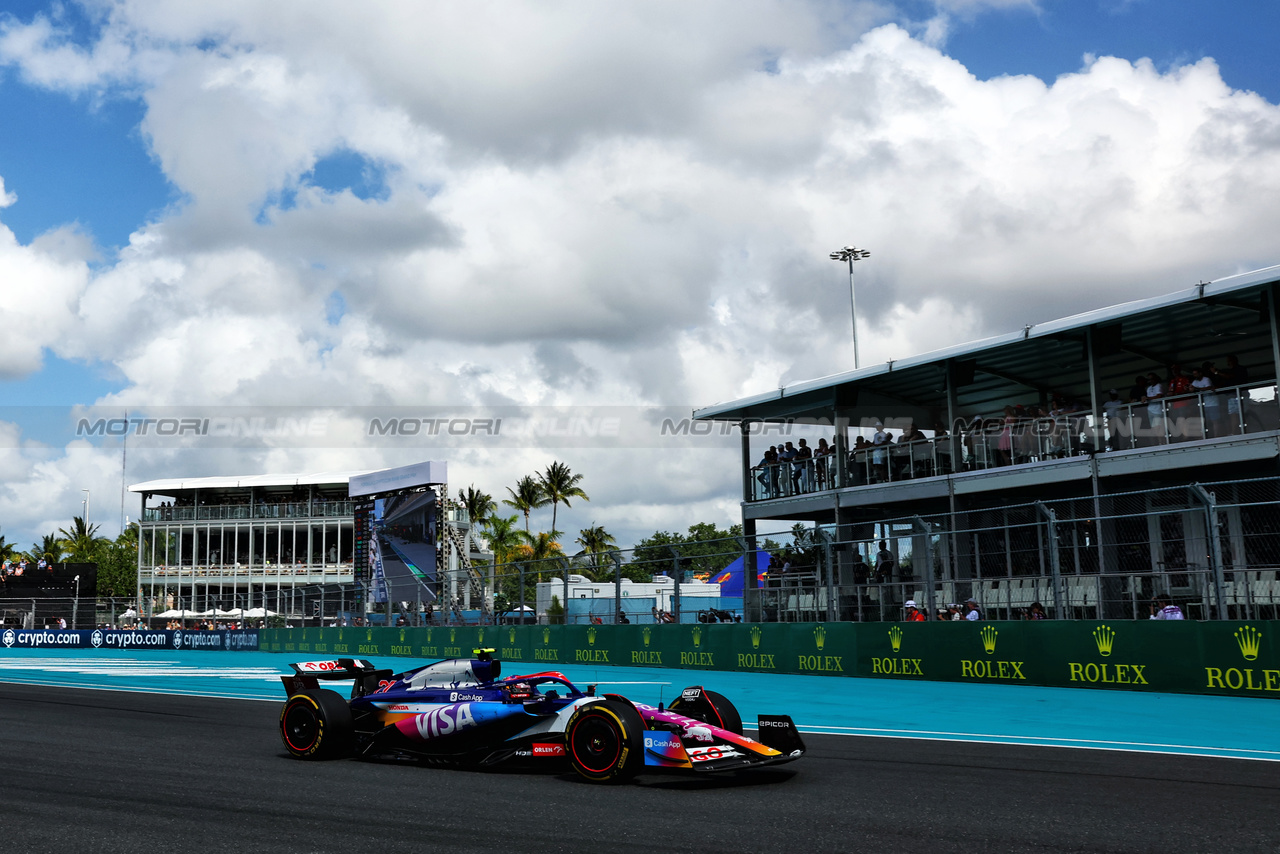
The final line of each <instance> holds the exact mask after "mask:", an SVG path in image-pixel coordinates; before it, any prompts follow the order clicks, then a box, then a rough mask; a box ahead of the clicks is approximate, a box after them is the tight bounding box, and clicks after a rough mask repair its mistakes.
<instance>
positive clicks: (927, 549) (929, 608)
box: [902, 516, 935, 620]
mask: <svg viewBox="0 0 1280 854" xmlns="http://www.w3.org/2000/svg"><path fill="white" fill-rule="evenodd" d="M911 523H912V524H913V525H914V526H915V528H916V531H917V532H919V533H920V534H923V535H924V607H925V612H924V613H925V614H926V616H927V619H930V620H932V619H933V618H934V615H935V611H934V606H933V602H934V599H933V526H932V525H930V524H929V523H928V522H926V521H925V520H923V519H921V518H920V517H919V516H912V517H911ZM912 563H913V564H914V563H915V561H914V560H913V561H912ZM914 574H915V573H912V575H914ZM902 596H903V600H904V601H905V600H906V597H907V591H906V590H903V591H902Z"/></svg>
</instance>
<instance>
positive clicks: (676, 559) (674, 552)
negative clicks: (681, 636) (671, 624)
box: [667, 545, 681, 623]
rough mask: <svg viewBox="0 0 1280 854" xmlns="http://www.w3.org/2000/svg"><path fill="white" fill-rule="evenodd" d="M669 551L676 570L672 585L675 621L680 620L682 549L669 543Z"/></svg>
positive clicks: (673, 567) (672, 609)
mask: <svg viewBox="0 0 1280 854" xmlns="http://www.w3.org/2000/svg"><path fill="white" fill-rule="evenodd" d="M667 551H669V552H671V567H672V570H673V571H674V572H675V578H674V579H673V580H674V581H675V584H673V585H672V587H673V590H672V591H671V613H672V615H674V616H675V622H677V623H678V622H680V574H681V573H680V550H679V549H677V548H676V547H675V546H672V545H668V546H667Z"/></svg>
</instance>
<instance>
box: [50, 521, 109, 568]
mask: <svg viewBox="0 0 1280 854" xmlns="http://www.w3.org/2000/svg"><path fill="white" fill-rule="evenodd" d="M98 527H99V526H98V525H89V524H86V523H85V521H84V519H82V518H81V517H79V516H76V517H74V518H73V519H72V520H71V530H70V531H68V530H67V529H66V528H59V529H58V533H59V534H61V535H62V541H61V545H63V546H65V547H66V549H67V552H68V554H67V557H68V558H70V559H71V561H72V562H73V563H93V562H95V561H96V560H97V555H98V548H99V547H100V546H101V544H102V543H105V542H107V539H106V538H105V537H99V536H98ZM45 539H46V540H48V539H49V537H45ZM45 559H46V560H48V558H45ZM49 562H50V563H60V562H61V561H49Z"/></svg>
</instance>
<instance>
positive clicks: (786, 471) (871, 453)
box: [752, 355, 1249, 498]
mask: <svg viewBox="0 0 1280 854" xmlns="http://www.w3.org/2000/svg"><path fill="white" fill-rule="evenodd" d="M1248 382H1249V372H1248V370H1247V369H1246V368H1245V367H1244V366H1243V365H1241V364H1240V360H1239V359H1238V358H1237V357H1236V356H1234V355H1231V356H1227V357H1226V359H1225V364H1224V366H1223V367H1221V368H1219V367H1218V366H1217V364H1216V363H1215V362H1212V361H1206V362H1204V363H1202V364H1201V365H1200V366H1199V367H1193V368H1191V369H1190V371H1187V370H1184V369H1183V367H1182V366H1181V365H1179V364H1176V363H1175V364H1170V365H1168V366H1167V368H1166V370H1165V371H1164V372H1162V374H1158V373H1156V372H1155V371H1151V372H1148V373H1147V374H1146V375H1145V376H1137V377H1135V378H1134V384H1133V386H1132V387H1131V388H1129V389H1128V390H1127V392H1125V393H1122V392H1121V390H1120V389H1115V388H1113V389H1110V390H1109V391H1108V392H1107V395H1106V399H1105V400H1104V401H1103V403H1102V406H1101V409H1102V414H1103V416H1104V420H1105V427H1106V430H1105V433H1103V434H1102V435H1103V436H1105V439H1102V441H1104V442H1105V446H1104V447H1102V448H1098V447H1097V445H1096V443H1095V440H1094V439H1093V438H1092V437H1091V436H1090V431H1089V429H1088V428H1089V419H1090V416H1091V412H1090V407H1089V406H1086V405H1085V404H1084V403H1082V402H1081V401H1080V400H1077V399H1076V398H1074V397H1072V396H1071V395H1069V394H1065V393H1063V392H1052V393H1051V394H1049V395H1048V396H1047V398H1048V399H1047V402H1045V403H1040V402H1035V403H1010V404H1008V405H1006V406H1005V407H1004V408H1003V410H1002V412H1001V413H1000V414H999V415H998V416H994V417H993V416H984V415H977V416H974V417H973V418H969V419H968V420H966V421H964V422H957V425H956V430H957V431H958V432H959V447H960V449H961V453H962V455H963V457H962V459H961V460H960V465H959V467H958V468H957V467H956V466H954V465H953V462H952V458H951V457H952V448H951V442H949V441H940V440H945V439H946V438H948V436H949V433H948V431H947V428H946V426H945V425H943V424H941V423H936V424H934V425H933V427H932V430H931V432H932V435H925V433H924V432H922V431H921V430H920V429H919V428H918V427H917V426H916V424H915V423H914V422H908V423H907V424H906V425H905V427H903V429H902V432H901V434H900V435H898V436H896V437H895V436H894V434H893V433H892V432H891V431H890V430H889V429H887V428H886V427H885V425H884V423H883V422H881V421H876V422H875V423H874V427H873V432H872V435H871V437H870V438H867V437H865V436H863V435H858V436H856V437H854V440H853V445H852V447H850V448H849V450H848V458H847V460H846V466H845V469H844V473H845V476H844V477H843V478H841V479H840V482H839V483H837V478H836V473H837V470H838V468H837V460H836V457H835V454H836V447H837V439H836V437H834V436H833V437H832V438H831V440H830V441H828V440H827V439H826V438H825V437H824V438H821V439H819V440H818V445H817V447H811V446H810V445H809V443H808V440H807V439H803V438H801V439H797V440H795V442H794V444H793V442H791V441H785V442H782V443H781V444H777V445H771V446H770V447H769V449H768V450H766V451H765V452H764V454H763V456H762V457H761V459H760V462H759V463H758V464H757V465H756V466H754V467H753V469H752V471H753V472H755V478H756V481H757V482H758V483H759V484H760V491H761V492H762V493H763V494H762V496H761V497H764V498H778V497H782V496H786V495H796V494H802V493H807V492H816V491H821V490H824V489H830V488H833V487H834V486H836V485H840V484H844V485H858V484H862V483H883V482H888V481H895V480H901V479H905V478H913V477H927V476H930V475H933V474H947V473H950V472H952V471H955V470H966V469H975V468H988V467H999V466H1008V465H1014V464H1017V463H1023V462H1029V461H1032V460H1044V459H1054V458H1062V457H1068V456H1076V455H1079V454H1082V453H1092V452H1094V451H1096V450H1112V451H1114V450H1125V449H1128V448H1133V447H1144V446H1153V445H1163V444H1166V443H1167V442H1182V441H1189V440H1192V439H1205V438H1215V437H1219V436H1227V435H1234V434H1240V433H1242V432H1244V430H1245V416H1246V413H1245V412H1244V410H1243V403H1242V400H1244V399H1247V395H1246V396H1244V397H1242V395H1241V393H1240V392H1239V391H1238V389H1239V388H1240V387H1241V386H1244V385H1245V384H1247V383H1248Z"/></svg>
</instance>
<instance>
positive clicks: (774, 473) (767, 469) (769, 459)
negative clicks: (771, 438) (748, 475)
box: [756, 445, 778, 498]
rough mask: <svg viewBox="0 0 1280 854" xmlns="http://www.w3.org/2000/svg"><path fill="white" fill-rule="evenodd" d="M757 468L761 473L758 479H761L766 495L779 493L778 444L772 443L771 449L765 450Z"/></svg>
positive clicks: (772, 496)
mask: <svg viewBox="0 0 1280 854" xmlns="http://www.w3.org/2000/svg"><path fill="white" fill-rule="evenodd" d="M756 470H757V471H759V472H760V473H759V474H758V475H756V480H758V481H760V485H761V486H762V487H764V490H765V496H766V497H768V498H774V497H776V496H777V494H778V446H777V445H770V446H769V450H767V451H765V452H764V456H762V457H761V458H760V465H758V466H756Z"/></svg>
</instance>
